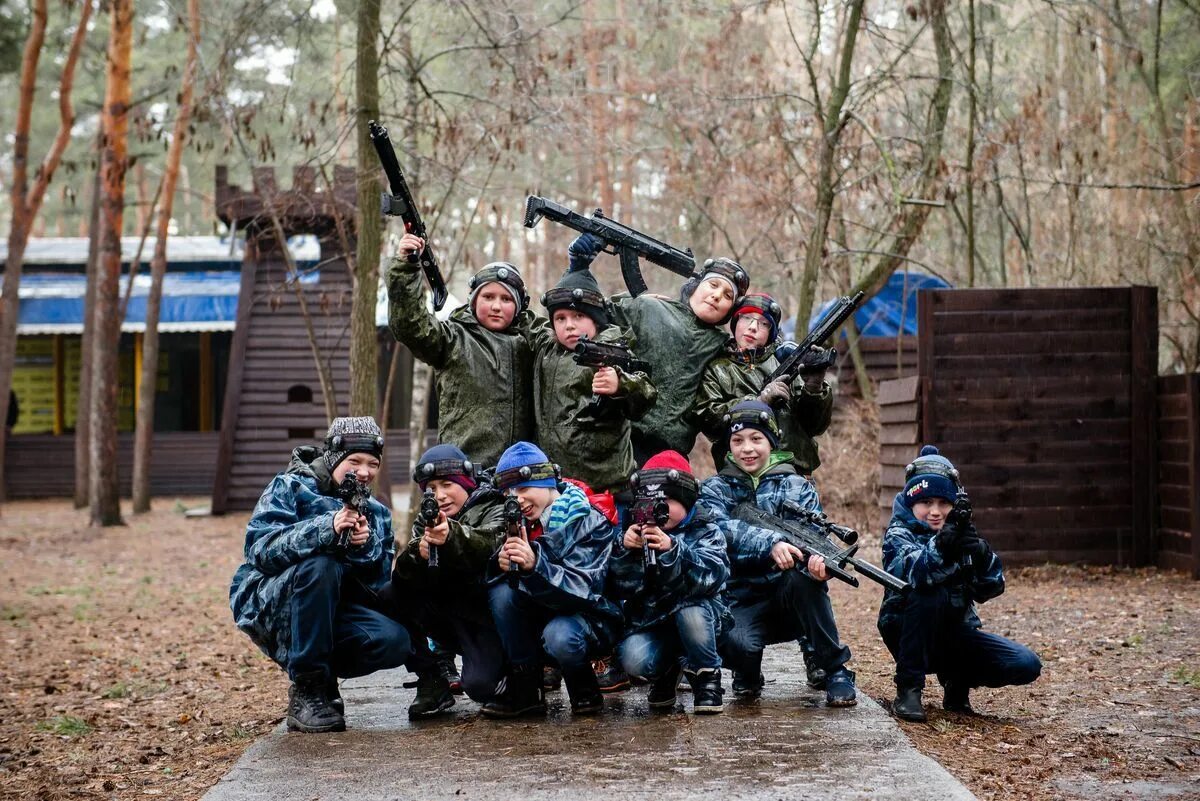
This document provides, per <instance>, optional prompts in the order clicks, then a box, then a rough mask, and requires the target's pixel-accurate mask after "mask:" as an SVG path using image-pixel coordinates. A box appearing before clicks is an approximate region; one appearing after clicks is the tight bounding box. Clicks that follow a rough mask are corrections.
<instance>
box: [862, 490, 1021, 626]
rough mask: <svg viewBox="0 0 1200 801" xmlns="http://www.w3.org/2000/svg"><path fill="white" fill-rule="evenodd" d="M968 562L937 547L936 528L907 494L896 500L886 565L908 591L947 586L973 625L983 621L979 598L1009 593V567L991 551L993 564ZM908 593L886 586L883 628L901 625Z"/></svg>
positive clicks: (887, 536)
mask: <svg viewBox="0 0 1200 801" xmlns="http://www.w3.org/2000/svg"><path fill="white" fill-rule="evenodd" d="M981 567H982V569H980V566H972V567H964V566H963V565H961V564H959V563H958V562H957V561H951V560H949V559H947V558H946V557H944V556H943V555H942V552H941V551H940V550H938V542H937V536H936V535H935V534H934V532H933V529H931V528H930V527H929V526H927V525H925V524H924V523H922V522H920V521H919V520H917V518H916V517H914V516H913V513H912V510H911V509H909V508H908V507H907V506H905V505H904V501H903V493H896V499H895V500H894V501H892V519H891V521H890V522H889V523H888V527H887V531H885V532H884V534H883V569H884V570H886V571H887V572H889V573H891V574H892V575H893V576H896V577H897V578H901V579H904V580H905V581H907V582H908V583H909V585H910V587H911V588H910V590H909V592H931V591H933V590H937V589H941V588H943V587H944V588H945V589H946V590H947V591H948V592H949V595H950V605H951V606H952V607H954V608H956V609H960V610H961V614H962V621H963V622H964V623H966V624H967V625H968V626H970V627H971V628H979V627H980V626H981V625H983V624H982V623H980V621H979V615H978V614H977V613H976V611H975V604H976V603H983V602H984V601H990V600H991V599H992V598H995V597H996V596H998V595H1000V594H1001V593H1003V592H1004V566H1003V565H1002V564H1001V563H1000V557H999V556H996V554H995V553H992V554H990V556H989V559H988V564H987V565H983V566H981ZM903 608H904V596H903V595H902V594H901V593H898V592H896V591H895V590H891V589H884V591H883V603H882V604H881V605H880V607H879V628H880V629H881V630H882V629H887V628H890V627H893V626H898V625H900V617H901V615H902V614H903Z"/></svg>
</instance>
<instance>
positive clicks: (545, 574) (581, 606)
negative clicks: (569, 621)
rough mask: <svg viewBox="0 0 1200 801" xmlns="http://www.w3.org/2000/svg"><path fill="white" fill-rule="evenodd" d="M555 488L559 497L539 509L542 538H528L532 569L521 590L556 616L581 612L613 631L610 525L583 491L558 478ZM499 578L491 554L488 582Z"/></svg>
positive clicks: (616, 614) (616, 613) (616, 612)
mask: <svg viewBox="0 0 1200 801" xmlns="http://www.w3.org/2000/svg"><path fill="white" fill-rule="evenodd" d="M558 491H559V492H560V493H561V495H559V497H558V500H556V501H555V502H554V503H553V504H551V505H550V508H549V509H547V510H546V511H545V512H543V513H542V519H541V524H542V534H541V536H540V537H537V538H536V539H534V540H533V541H532V542H530V547H531V548H532V549H533V555H534V558H535V560H536V561H535V562H534V565H533V570H532V571H531V572H529V573H524V572H522V573H521V574H520V576H521V582H520V590H521V592H523V593H525V594H527V595H529V597H531V598H532V599H533V600H535V601H537V602H538V603H540V604H541V605H542V606H545V607H546V608H547V609H550V610H551V611H552V612H555V613H556V614H562V615H575V614H585V615H587V616H588V617H589V618H591V619H592V620H595V621H599V622H603V623H605V624H606V625H608V626H609V627H611V628H612V629H613V630H615V629H616V628H618V627H619V626H620V623H621V610H620V609H619V608H618V607H617V605H616V604H615V603H613V602H612V601H611V600H609V599H608V598H606V597H604V582H605V579H606V578H607V577H608V555H609V552H610V550H611V549H612V541H613V532H614V531H615V528H614V526H613V524H612V523H610V522H608V518H606V517H605V516H604V515H603V514H601V513H600V512H599V511H598V510H596V509H594V508H592V505H591V504H590V503H588V499H587V495H585V494H584V492H583V490H581V489H579V488H578V487H576V486H575V485H573V484H568V483H566V482H561V481H560V482H559V484H558ZM504 580H505V574H504V573H502V572H501V570H500V563H499V561H498V559H497V558H496V556H495V555H493V556H492V558H491V560H490V561H489V562H488V583H489V584H495V583H496V582H499V581H504Z"/></svg>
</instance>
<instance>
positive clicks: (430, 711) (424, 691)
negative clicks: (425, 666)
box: [408, 670, 454, 720]
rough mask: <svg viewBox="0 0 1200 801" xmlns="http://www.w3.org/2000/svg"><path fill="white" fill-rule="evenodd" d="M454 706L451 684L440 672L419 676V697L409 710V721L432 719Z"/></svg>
mask: <svg viewBox="0 0 1200 801" xmlns="http://www.w3.org/2000/svg"><path fill="white" fill-rule="evenodd" d="M452 706H454V695H453V694H452V693H451V692H450V682H448V681H446V677H445V676H443V675H442V673H441V671H440V670H439V671H438V672H436V673H426V674H425V675H422V676H417V697H416V698H415V699H414V700H413V702H412V705H411V706H410V707H409V708H408V719H409V720H420V719H421V718H432V717H434V716H436V715H440V714H442V713H443V712H445V711H446V710H447V709H449V708H450V707H452Z"/></svg>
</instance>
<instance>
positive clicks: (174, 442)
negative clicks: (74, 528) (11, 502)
mask: <svg viewBox="0 0 1200 801" xmlns="http://www.w3.org/2000/svg"><path fill="white" fill-rule="evenodd" d="M218 436H219V434H218V433H217V432H216V431H161V432H159V433H157V434H155V435H154V445H153V450H152V453H151V467H150V492H151V494H153V495H159V496H161V495H168V496H169V495H208V494H209V493H210V492H212V486H213V475H214V474H215V472H216V463H217V439H218ZM117 475H118V477H119V479H120V486H121V493H122V494H124V495H126V496H128V494H129V492H130V482H131V480H132V476H133V434H132V433H128V434H120V435H118V438H117ZM4 476H5V481H6V483H7V486H8V497H9V498H13V499H16V498H52V497H69V496H72V495H74V494H75V437H74V436H70V435H68V436H54V435H53V434H20V435H14V436H10V437H9V438H8V447H7V448H6V452H5V460H4Z"/></svg>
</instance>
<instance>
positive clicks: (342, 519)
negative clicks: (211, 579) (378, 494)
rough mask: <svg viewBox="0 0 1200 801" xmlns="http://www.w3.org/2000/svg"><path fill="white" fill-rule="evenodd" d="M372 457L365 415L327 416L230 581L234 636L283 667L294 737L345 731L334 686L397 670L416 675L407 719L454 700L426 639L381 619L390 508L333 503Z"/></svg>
mask: <svg viewBox="0 0 1200 801" xmlns="http://www.w3.org/2000/svg"><path fill="white" fill-rule="evenodd" d="M382 454H383V434H382V432H381V431H380V430H379V426H378V425H377V424H376V423H375V421H374V420H373V419H372V418H370V417H339V418H337V419H336V420H334V421H333V424H332V425H330V427H329V434H328V436H327V437H326V439H325V447H324V448H318V447H302V448H297V449H296V450H295V451H294V452H293V453H292V461H291V464H290V465H289V466H288V468H287V470H286V471H284V472H282V473H280V474H279V475H277V476H275V478H274V479H273V480H272V481H271V483H270V484H268V485H267V488H266V489H265V490H264V491H263V494H262V497H261V498H259V501H258V505H257V506H255V508H254V514H253V516H252V517H251V518H250V522H249V523H248V524H247V525H246V544H245V559H246V561H245V563H243V564H242V566H241V567H239V568H238V570H237V573H236V574H234V577H233V583H232V584H231V586H230V588H229V605H230V607H231V608H232V610H233V616H234V620H235V621H236V622H237V626H238V628H239V629H241V630H242V631H244V632H245V633H246V634H248V635H249V636H250V639H252V640H253V641H254V643H255V644H256V645H258V647H259V648H261V649H262V650H263V652H264V653H266V654H267V656H269V657H271V658H272V659H273V660H275V662H276V663H278V664H279V665H280V666H281V667H283V668H284V669H286V670H287V672H288V676H289V677H290V678H291V680H292V685H291V688H290V689H289V691H288V715H287V724H288V728H289V729H292V730H297V731H303V732H330V731H343V730H344V729H345V728H346V721H345V718H344V717H343V714H344V712H343V704H342V699H341V696H340V695H339V693H338V686H337V679H338V678H339V677H341V678H353V677H355V676H365V675H367V674H368V673H373V672H375V671H376V670H385V669H388V668H394V667H398V666H399V665H401V664H407V665H408V667H409V669H410V670H412V671H413V672H415V673H417V675H418V677H419V679H420V690H419V693H418V698H417V701H416V703H414V704H413V706H412V707H410V709H409V714H410V715H411V716H413V717H420V716H423V715H424V714H426V713H429V712H430V711H431V710H432V711H433V712H434V713H436V712H438V711H441V709H442V708H444V707H443V706H442V704H443V703H444V702H445V700H446V699H450V703H453V698H452V697H451V696H450V695H449V687H448V686H446V684H445V681H444V680H441V681H440V682H439V681H438V679H439V678H440V677H439V676H438V675H437V667H436V665H435V664H434V663H433V661H432V659H431V658H430V655H429V654H428V651H427V649H426V648H425V647H424V638H423V637H422V636H419V635H416V634H415V633H414V634H410V632H409V630H407V629H406V628H405V627H404V626H402V625H401V624H400V623H398V622H396V620H394V619H392V618H391V617H390V616H389V615H387V614H385V613H384V612H383V611H381V610H382V609H387V608H388V604H387V602H385V601H384V600H383V599H382V597H381V596H382V595H386V588H387V584H388V575H389V573H390V572H391V566H392V555H393V553H394V541H393V538H392V515H391V511H390V510H389V509H388V508H387V507H386V506H384V505H383V504H381V503H380V502H379V501H377V500H375V499H374V498H371V499H370V500H369V501H368V504H367V508H366V509H365V513H364V514H359V513H357V512H356V511H354V510H353V509H351V508H350V507H349V506H347V505H345V504H344V503H343V501H342V500H341V499H340V498H339V497H338V491H339V486H340V485H341V483H342V481H343V480H344V479H345V478H346V476H347V475H349V474H351V473H353V474H354V475H355V476H356V477H357V479H358V480H359V481H361V482H364V483H368V484H369V483H370V482H371V481H373V480H374V479H375V475H376V474H377V473H378V471H379V466H380V457H381V456H382ZM448 705H449V704H446V706H448Z"/></svg>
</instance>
